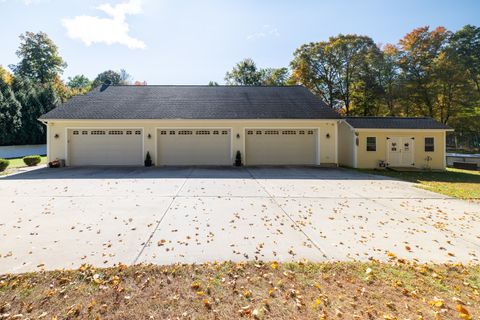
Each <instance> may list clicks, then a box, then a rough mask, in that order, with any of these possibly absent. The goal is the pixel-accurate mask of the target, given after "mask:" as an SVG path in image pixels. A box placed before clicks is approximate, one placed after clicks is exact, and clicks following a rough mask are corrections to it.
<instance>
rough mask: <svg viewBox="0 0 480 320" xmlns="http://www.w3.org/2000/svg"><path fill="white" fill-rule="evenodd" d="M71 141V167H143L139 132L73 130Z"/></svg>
mask: <svg viewBox="0 0 480 320" xmlns="http://www.w3.org/2000/svg"><path fill="white" fill-rule="evenodd" d="M68 137H69V138H68V145H69V148H68V157H69V160H70V165H71V166H84V165H142V164H143V150H142V149H143V147H142V142H143V135H142V130H140V129H71V130H69V134H68Z"/></svg>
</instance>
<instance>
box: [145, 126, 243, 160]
mask: <svg viewBox="0 0 480 320" xmlns="http://www.w3.org/2000/svg"><path fill="white" fill-rule="evenodd" d="M154 129H155V166H156V167H157V166H160V165H159V164H158V130H167V131H168V130H184V129H189V130H229V131H230V162H232V161H234V160H233V158H234V155H233V127H196V126H195V127H154ZM232 165H233V162H232Z"/></svg>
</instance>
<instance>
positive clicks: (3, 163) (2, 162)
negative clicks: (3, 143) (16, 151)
mask: <svg viewBox="0 0 480 320" xmlns="http://www.w3.org/2000/svg"><path fill="white" fill-rule="evenodd" d="M9 164H10V161H8V160H7V159H0V172H2V171H4V170H5V169H7V167H8V165H9Z"/></svg>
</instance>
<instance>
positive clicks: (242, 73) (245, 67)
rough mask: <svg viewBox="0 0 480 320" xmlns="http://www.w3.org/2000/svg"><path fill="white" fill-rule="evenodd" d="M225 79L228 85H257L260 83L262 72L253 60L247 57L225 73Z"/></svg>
mask: <svg viewBox="0 0 480 320" xmlns="http://www.w3.org/2000/svg"><path fill="white" fill-rule="evenodd" d="M225 81H226V82H227V84H229V85H242V86H259V85H261V83H262V73H261V71H260V70H258V68H257V65H256V64H255V62H254V61H253V60H252V59H250V58H247V59H244V60H242V61H240V62H238V63H237V64H236V65H235V67H233V69H232V71H229V72H227V73H226V75H225Z"/></svg>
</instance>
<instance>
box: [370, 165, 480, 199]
mask: <svg viewBox="0 0 480 320" xmlns="http://www.w3.org/2000/svg"><path fill="white" fill-rule="evenodd" d="M361 171H362V172H366V173H370V174H378V175H382V176H388V177H392V178H396V179H400V180H405V181H410V182H414V183H417V184H418V187H420V188H422V189H426V190H430V191H433V192H437V193H441V194H444V195H447V196H450V197H455V198H460V199H480V171H470V170H461V169H453V168H447V171H445V172H433V171H421V172H398V171H391V170H361Z"/></svg>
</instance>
